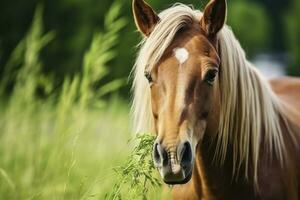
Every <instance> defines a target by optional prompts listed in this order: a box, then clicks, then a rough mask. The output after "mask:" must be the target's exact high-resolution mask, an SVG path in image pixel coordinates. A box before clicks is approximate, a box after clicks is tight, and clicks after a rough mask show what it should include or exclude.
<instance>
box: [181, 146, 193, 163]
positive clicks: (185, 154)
mask: <svg viewBox="0 0 300 200" xmlns="http://www.w3.org/2000/svg"><path fill="white" fill-rule="evenodd" d="M192 159H193V156H192V147H191V145H190V143H189V142H185V143H184V144H183V148H182V151H181V163H182V164H183V165H188V164H190V163H191V162H192Z"/></svg>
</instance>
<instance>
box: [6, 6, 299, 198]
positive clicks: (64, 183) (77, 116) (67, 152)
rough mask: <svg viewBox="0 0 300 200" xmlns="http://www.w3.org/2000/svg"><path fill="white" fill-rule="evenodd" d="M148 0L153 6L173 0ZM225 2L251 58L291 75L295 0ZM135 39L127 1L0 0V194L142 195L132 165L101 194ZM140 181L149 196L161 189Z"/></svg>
mask: <svg viewBox="0 0 300 200" xmlns="http://www.w3.org/2000/svg"><path fill="white" fill-rule="evenodd" d="M148 2H149V3H150V4H151V5H152V6H153V8H155V9H156V10H157V11H160V10H163V9H165V8H167V7H169V6H170V5H172V4H173V3H175V2H174V1H172V0H164V1H162V0H148ZM181 2H182V3H185V4H193V5H194V7H195V8H198V9H203V8H204V6H205V5H206V3H207V1H205V0H202V1H201V0H182V1H181ZM228 4H229V5H228V9H229V10H228V24H229V25H230V26H231V27H232V29H233V31H234V33H235V34H236V36H237V38H238V40H239V41H240V42H241V44H242V46H243V48H244V49H245V50H246V52H247V55H248V57H249V59H251V60H254V61H255V60H257V59H258V58H260V55H268V56H267V57H268V58H274V59H275V60H279V63H280V65H279V68H281V70H282V72H283V73H287V74H289V75H294V76H299V75H300V37H299V35H300V20H299V19H300V12H299V10H300V2H299V1H298V0H287V1H282V0H255V1H253V0H228ZM140 39H141V36H140V34H139V33H138V32H136V28H135V25H134V23H133V17H132V14H131V1H130V0H126V1H125V0H114V1H112V0H59V1H54V0H44V1H38V0H26V1H24V0H10V1H9V0H1V1H0V113H1V118H0V199H105V198H106V199H118V198H120V197H122V199H141V198H142V196H143V195H142V194H141V190H140V188H141V187H142V188H145V186H144V185H139V181H137V180H140V178H141V176H140V175H139V174H135V175H134V183H135V185H130V184H128V185H127V186H126V185H125V186H122V188H117V189H118V190H120V191H121V192H118V195H115V196H114V195H111V194H109V193H110V192H111V191H115V190H116V188H115V187H114V183H115V182H123V180H122V177H121V179H120V178H119V177H118V176H116V174H115V173H114V170H113V169H114V167H116V166H119V165H121V163H123V162H124V161H126V160H128V158H127V156H128V154H129V152H130V149H132V146H133V143H134V142H133V143H132V142H129V143H128V140H129V139H131V138H132V137H133V134H132V133H131V132H130V117H129V107H130V103H129V100H130V84H131V82H130V80H128V75H129V73H130V70H131V68H132V66H133V63H134V60H135V54H136V51H137V48H136V45H137V44H138V42H139V41H140ZM263 57H264V56H263ZM258 60H259V59H258ZM258 63H262V62H258ZM263 63H265V61H264V62H263ZM267 65H272V62H269V61H267ZM276 66H277V64H276ZM269 69H272V66H271V68H269ZM124 183H125V182H124ZM136 185H137V186H139V187H136ZM146 186H147V187H146V188H148V187H149V190H148V189H147V196H148V197H149V199H159V198H160V197H161V193H160V192H157V189H156V188H155V187H154V186H152V185H151V184H150V185H146ZM154 191H156V192H154ZM121 194H122V195H121ZM120 195H121V196H120Z"/></svg>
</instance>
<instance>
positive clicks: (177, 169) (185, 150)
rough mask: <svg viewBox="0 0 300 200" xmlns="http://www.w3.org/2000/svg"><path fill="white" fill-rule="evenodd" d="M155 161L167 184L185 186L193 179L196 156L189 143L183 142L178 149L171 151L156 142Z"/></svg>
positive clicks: (154, 149)
mask: <svg viewBox="0 0 300 200" xmlns="http://www.w3.org/2000/svg"><path fill="white" fill-rule="evenodd" d="M153 160H154V165H155V166H156V167H157V169H158V171H159V172H160V175H161V177H162V179H163V181H164V182H165V183H166V184H170V185H175V184H185V183H187V182H188V181H189V180H190V179H191V177H192V171H193V165H194V156H193V152H192V146H191V143H190V142H189V141H185V142H181V143H180V144H179V145H178V146H177V148H175V149H174V148H173V149H169V150H168V148H167V147H166V146H165V145H163V144H162V143H161V142H159V141H156V142H155V143H154V148H153Z"/></svg>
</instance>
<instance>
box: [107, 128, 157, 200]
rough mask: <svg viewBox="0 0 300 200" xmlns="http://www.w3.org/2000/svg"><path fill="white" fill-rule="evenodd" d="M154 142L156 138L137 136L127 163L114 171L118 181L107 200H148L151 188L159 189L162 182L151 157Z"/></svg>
mask: <svg viewBox="0 0 300 200" xmlns="http://www.w3.org/2000/svg"><path fill="white" fill-rule="evenodd" d="M154 140H155V137H154V136H151V135H147V134H145V135H139V136H137V142H138V143H137V145H136V146H135V148H134V149H133V151H132V152H131V155H130V156H129V158H128V159H127V160H126V163H125V164H124V165H122V166H119V167H116V168H115V169H114V171H115V173H116V175H117V176H118V179H117V182H116V183H115V184H114V186H113V190H112V191H111V192H110V194H107V196H106V199H108V200H115V199H139V198H141V197H142V199H147V197H148V196H149V194H148V193H149V187H150V186H152V187H154V189H156V190H157V189H159V186H160V185H161V182H160V181H159V180H158V179H157V178H155V176H154V174H153V172H154V170H155V167H154V165H153V161H152V157H151V152H152V146H153V143H154ZM125 191H126V193H125Z"/></svg>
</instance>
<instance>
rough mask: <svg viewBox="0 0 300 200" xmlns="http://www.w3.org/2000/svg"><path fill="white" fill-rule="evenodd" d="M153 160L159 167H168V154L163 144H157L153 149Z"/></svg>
mask: <svg viewBox="0 0 300 200" xmlns="http://www.w3.org/2000/svg"><path fill="white" fill-rule="evenodd" d="M153 160H154V164H155V165H156V166H157V167H162V166H166V165H168V153H167V152H166V150H165V149H164V148H163V146H162V145H161V144H159V143H158V142H156V143H155V144H154V148H153Z"/></svg>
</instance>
